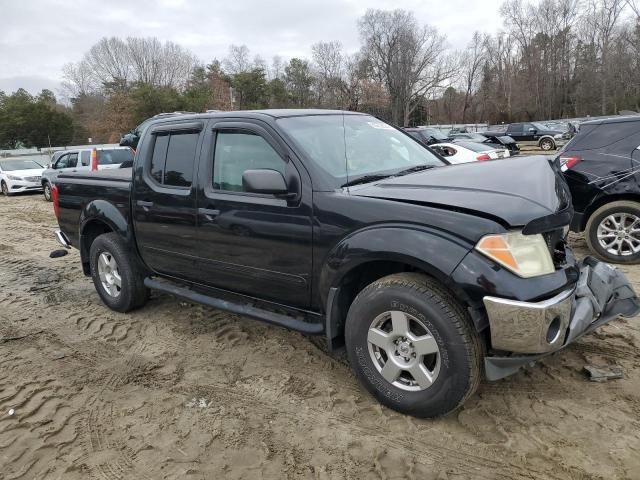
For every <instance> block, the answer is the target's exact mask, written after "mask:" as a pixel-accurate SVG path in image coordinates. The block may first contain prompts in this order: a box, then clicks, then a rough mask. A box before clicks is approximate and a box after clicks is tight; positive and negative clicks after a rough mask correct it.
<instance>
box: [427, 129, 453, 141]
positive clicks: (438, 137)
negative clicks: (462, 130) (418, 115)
mask: <svg viewBox="0 0 640 480" xmlns="http://www.w3.org/2000/svg"><path fill="white" fill-rule="evenodd" d="M421 132H422V133H423V135H426V136H427V137H428V136H432V137H433V138H434V139H436V140H438V141H444V140H447V139H448V138H449V137H447V136H446V135H445V134H444V133H442V132H441V131H440V130H438V129H437V128H423V129H421Z"/></svg>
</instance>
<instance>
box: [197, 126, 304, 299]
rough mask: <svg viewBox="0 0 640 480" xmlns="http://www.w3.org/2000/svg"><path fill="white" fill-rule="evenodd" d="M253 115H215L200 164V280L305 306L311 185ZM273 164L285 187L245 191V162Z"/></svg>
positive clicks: (265, 166)
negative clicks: (238, 118) (275, 191)
mask: <svg viewBox="0 0 640 480" xmlns="http://www.w3.org/2000/svg"><path fill="white" fill-rule="evenodd" d="M294 157H295V156H294V154H293V152H291V151H290V150H289V149H288V147H286V145H285V144H284V142H282V141H281V140H280V138H279V137H278V136H277V134H276V133H275V132H274V131H272V130H271V129H270V128H268V127H267V126H266V125H264V124H261V123H260V122H257V121H256V122H228V121H218V122H215V123H214V124H213V125H212V127H211V128H210V129H209V131H208V132H207V135H206V137H205V146H204V147H203V155H202V157H201V163H200V168H199V181H200V184H199V187H198V239H199V245H200V249H199V256H200V257H201V259H202V262H201V263H200V269H199V273H200V275H201V278H200V281H201V282H202V283H204V284H207V285H210V286H214V287H218V288H222V289H226V290H231V291H234V292H240V293H244V294H247V295H250V296H253V297H258V298H262V299H267V300H274V301H278V302H282V303H286V304H289V305H295V306H299V307H308V305H309V301H310V294H311V290H310V278H311V270H312V249H311V248H312V243H311V241H312V238H311V233H312V224H311V221H312V216H311V215H312V207H311V201H312V198H311V196H312V191H311V183H310V179H309V177H308V175H307V174H306V171H304V169H303V168H302V167H301V165H296V163H294V160H293V158H294ZM251 169H271V170H276V171H278V172H280V173H281V174H282V175H283V177H284V178H285V182H286V183H287V187H288V189H289V194H288V195H281V196H275V195H267V194H256V193H249V192H246V191H245V189H244V187H243V182H242V175H243V173H244V172H245V171H246V170H251Z"/></svg>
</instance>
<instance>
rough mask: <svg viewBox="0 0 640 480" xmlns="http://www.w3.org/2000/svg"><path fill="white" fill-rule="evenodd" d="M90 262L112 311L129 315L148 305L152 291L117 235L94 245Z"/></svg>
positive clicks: (93, 277) (100, 290)
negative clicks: (128, 313) (132, 311)
mask: <svg viewBox="0 0 640 480" xmlns="http://www.w3.org/2000/svg"><path fill="white" fill-rule="evenodd" d="M101 259H102V260H104V262H103V263H102V266H101V265H100V263H101V261H102V260H101ZM89 262H90V266H91V278H92V279H93V284H94V285H95V287H96V290H97V292H98V295H100V298H101V299H102V301H103V302H104V303H105V304H106V305H107V306H108V307H109V308H110V309H111V310H115V311H116V312H128V311H130V310H133V309H134V308H138V307H141V306H143V305H144V304H145V303H146V302H147V300H148V298H149V289H148V288H147V287H145V286H144V278H143V277H142V274H141V272H140V271H139V269H138V268H137V265H136V263H135V262H134V261H132V259H131V257H130V255H129V254H128V253H126V250H125V248H124V245H123V242H122V240H121V238H120V236H119V235H118V234H117V233H113V232H111V233H105V234H102V235H100V236H98V237H97V238H96V239H95V240H94V241H93V243H92V244H91V249H90V254H89ZM105 264H106V265H105ZM114 267H115V268H114ZM118 277H119V282H118ZM118 283H119V284H120V285H119V286H118ZM107 287H109V288H107Z"/></svg>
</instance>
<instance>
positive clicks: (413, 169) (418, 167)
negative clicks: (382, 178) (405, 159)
mask: <svg viewBox="0 0 640 480" xmlns="http://www.w3.org/2000/svg"><path fill="white" fill-rule="evenodd" d="M430 168H435V165H416V166H415V167H411V168H405V169H404V170H400V171H399V172H398V173H396V174H394V177H401V176H403V175H408V174H409V173H414V172H421V171H423V170H429V169H430Z"/></svg>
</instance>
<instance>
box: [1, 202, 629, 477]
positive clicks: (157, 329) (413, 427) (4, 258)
mask: <svg viewBox="0 0 640 480" xmlns="http://www.w3.org/2000/svg"><path fill="white" fill-rule="evenodd" d="M0 226H1V227H0V478H1V479H7V480H8V479H16V478H28V479H38V478H47V479H57V478H64V479H86V478H97V479H125V478H126V479H145V478H149V479H156V478H193V479H204V478H206V479H212V478H310V479H331V478H358V479H360V478H381V479H394V478H415V479H440V480H442V479H450V480H454V479H462V478H473V479H532V478H551V479H567V478H572V479H592V478H603V479H611V478H640V353H639V351H638V347H639V346H640V323H638V322H637V320H635V319H634V320H631V321H626V320H616V321H614V322H613V323H612V324H610V325H609V326H607V327H605V328H604V329H602V330H600V331H599V332H596V334H594V335H592V336H590V337H588V338H585V339H583V340H581V341H580V342H579V343H578V344H577V345H575V346H573V347H572V348H570V349H568V351H565V352H563V353H562V354H559V355H557V356H554V357H551V358H548V359H546V360H545V361H544V362H542V363H541V364H539V365H538V366H536V367H534V368H533V369H531V370H529V371H526V372H521V373H519V374H517V375H515V376H513V377H511V378H509V379H506V380H503V381H500V382H497V383H492V384H488V383H487V384H483V385H482V386H481V389H480V391H479V393H478V394H476V395H475V396H474V397H473V398H472V399H471V400H470V401H468V402H467V404H466V405H465V406H464V408H463V409H461V410H460V411H458V412H456V413H454V414H452V415H450V416H449V417H447V418H444V419H440V420H435V421H420V420H416V419H413V418H409V417H405V416H402V415H399V414H396V413H394V412H392V411H390V410H387V409H385V408H383V407H381V406H380V405H378V404H377V403H376V402H375V401H373V400H372V399H371V398H370V397H369V396H368V395H367V394H366V393H365V392H364V391H363V390H362V389H361V388H360V387H359V386H358V384H357V383H356V381H355V379H354V377H353V376H352V375H351V373H350V371H349V369H348V367H346V366H344V365H343V364H341V363H340V362H338V361H336V360H334V359H332V358H330V357H328V356H327V355H326V354H324V353H323V352H322V351H320V350H319V349H317V348H316V347H315V346H314V345H313V344H311V343H310V342H309V341H308V340H307V339H306V338H305V337H304V336H302V335H300V334H298V333H293V332H288V331H286V330H283V329H280V328H276V327H270V326H267V325H264V324H261V323H258V322H254V321H251V320H248V319H244V318H239V317H236V316H233V315H228V314H226V313H221V312H219V311H216V310H213V309H210V308H205V307H202V306H196V305H190V304H186V303H184V302H181V301H179V300H177V299H175V298H172V297H169V296H164V295H158V294H154V295H153V297H152V299H151V301H150V302H149V304H148V305H147V306H146V307H145V308H144V309H142V310H140V311H137V312H134V313H132V314H128V315H122V314H117V313H114V312H111V311H109V310H107V308H105V307H104V306H103V305H102V303H101V302H100V301H99V299H98V296H97V294H96V293H95V290H94V288H93V284H92V283H91V281H90V280H89V279H87V278H85V277H84V276H83V275H82V272H81V269H80V264H79V256H78V254H77V252H75V251H73V252H71V254H70V255H68V256H66V257H63V258H58V259H50V258H49V252H51V251H52V250H54V249H56V248H57V244H56V242H55V240H54V239H53V236H52V234H51V231H52V229H53V228H54V226H55V220H54V218H53V214H52V208H51V204H48V203H45V202H44V201H43V200H42V197H41V196H39V195H36V196H20V197H12V198H9V199H7V198H0ZM574 243H575V247H576V250H577V251H578V252H579V253H580V254H584V252H585V249H584V242H583V241H581V240H577V241H575V242H574ZM624 270H626V271H627V272H628V273H629V274H630V275H631V278H632V279H633V280H634V281H635V283H636V287H637V288H640V268H637V267H636V268H625V269H624ZM20 337H22V338H20ZM586 363H596V364H600V365H619V366H621V367H622V369H623V371H624V376H625V377H624V379H622V380H616V381H612V382H610V383H591V382H588V381H587V380H586V379H585V376H584V374H583V373H582V368H583V366H584V365H585V364H586ZM10 410H13V415H11V414H10Z"/></svg>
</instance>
